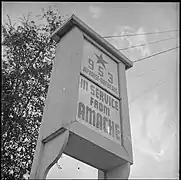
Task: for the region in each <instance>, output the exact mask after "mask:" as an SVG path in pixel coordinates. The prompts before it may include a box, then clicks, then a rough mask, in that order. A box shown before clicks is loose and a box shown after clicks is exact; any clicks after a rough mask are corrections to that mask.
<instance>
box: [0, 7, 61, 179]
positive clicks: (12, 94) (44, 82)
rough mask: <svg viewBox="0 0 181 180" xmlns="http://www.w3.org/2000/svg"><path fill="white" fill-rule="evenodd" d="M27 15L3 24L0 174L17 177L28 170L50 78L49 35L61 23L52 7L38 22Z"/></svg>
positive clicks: (51, 45)
mask: <svg viewBox="0 0 181 180" xmlns="http://www.w3.org/2000/svg"><path fill="white" fill-rule="evenodd" d="M30 17H31V16H30V15H29V16H28V17H27V18H25V17H23V18H21V19H20V23H19V24H18V25H16V24H15V25H12V23H11V20H10V18H9V16H8V22H6V23H4V24H3V25H2V48H3V57H2V94H1V98H2V99H1V102H2V103H1V110H2V111H1V139H2V140H1V175H2V179H4V180H5V179H12V178H13V179H20V178H23V175H24V174H25V173H30V170H31V165H32V161H33V155H34V152H35V147H36V141H37V137H38V131H39V127H40V123H41V118H42V114H43V107H44V100H45V98H46V94H47V89H48V84H49V80H50V75H51V70H52V66H53V59H54V56H55V47H56V42H54V41H52V40H50V38H49V36H50V34H51V33H52V32H53V31H55V29H57V27H59V26H60V25H61V24H62V23H63V21H64V20H63V17H62V16H60V15H59V12H57V11H56V10H55V9H53V8H51V7H50V8H49V9H47V10H45V9H43V10H42V14H41V19H45V20H46V22H47V23H45V24H40V25H37V24H36V23H35V22H34V21H32V20H30Z"/></svg>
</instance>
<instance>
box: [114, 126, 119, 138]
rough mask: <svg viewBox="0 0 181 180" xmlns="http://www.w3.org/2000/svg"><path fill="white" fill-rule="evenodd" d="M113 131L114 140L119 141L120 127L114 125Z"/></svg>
mask: <svg viewBox="0 0 181 180" xmlns="http://www.w3.org/2000/svg"><path fill="white" fill-rule="evenodd" d="M115 129H116V139H117V140H120V136H119V134H120V127H119V125H118V124H115Z"/></svg>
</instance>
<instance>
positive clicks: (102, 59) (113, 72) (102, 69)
mask: <svg viewBox="0 0 181 180" xmlns="http://www.w3.org/2000/svg"><path fill="white" fill-rule="evenodd" d="M81 73H83V74H84V75H85V76H87V77H88V78H90V79H91V80H93V81H94V82H95V83H98V84H99V85H100V86H101V87H103V88H105V89H106V90H108V91H109V92H110V93H112V94H113V95H115V96H116V97H119V88H118V68H117V63H116V62H115V61H114V60H112V59H111V58H110V57H109V56H108V55H106V54H105V53H103V52H102V51H101V50H99V49H98V48H97V47H95V46H94V45H93V44H92V43H90V42H89V41H88V40H86V39H84V49H83V59H82V63H81Z"/></svg>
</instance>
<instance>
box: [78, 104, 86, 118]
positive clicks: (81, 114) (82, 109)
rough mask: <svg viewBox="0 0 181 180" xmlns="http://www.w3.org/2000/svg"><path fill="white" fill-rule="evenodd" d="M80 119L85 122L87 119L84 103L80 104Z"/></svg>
mask: <svg viewBox="0 0 181 180" xmlns="http://www.w3.org/2000/svg"><path fill="white" fill-rule="evenodd" d="M78 117H79V118H81V119H82V120H84V117H85V106H84V104H83V103H82V102H79V108H78Z"/></svg>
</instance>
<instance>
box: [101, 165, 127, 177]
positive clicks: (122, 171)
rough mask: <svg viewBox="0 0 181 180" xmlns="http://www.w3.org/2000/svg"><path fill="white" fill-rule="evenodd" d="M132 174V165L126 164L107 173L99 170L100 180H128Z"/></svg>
mask: <svg viewBox="0 0 181 180" xmlns="http://www.w3.org/2000/svg"><path fill="white" fill-rule="evenodd" d="M129 174H130V163H129V162H126V163H124V164H122V165H120V166H116V167H114V168H112V169H110V170H108V171H106V172H103V171H101V170H98V179H124V180H126V179H128V178H129Z"/></svg>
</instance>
